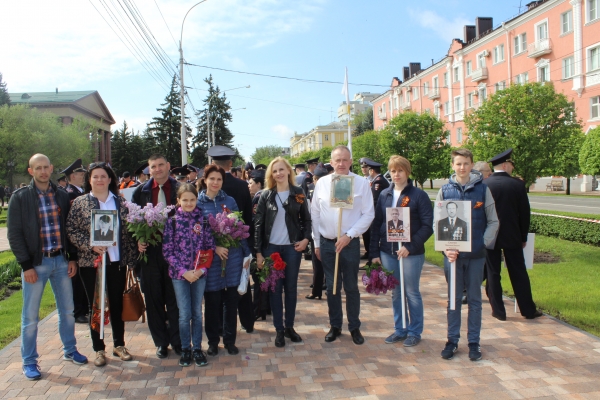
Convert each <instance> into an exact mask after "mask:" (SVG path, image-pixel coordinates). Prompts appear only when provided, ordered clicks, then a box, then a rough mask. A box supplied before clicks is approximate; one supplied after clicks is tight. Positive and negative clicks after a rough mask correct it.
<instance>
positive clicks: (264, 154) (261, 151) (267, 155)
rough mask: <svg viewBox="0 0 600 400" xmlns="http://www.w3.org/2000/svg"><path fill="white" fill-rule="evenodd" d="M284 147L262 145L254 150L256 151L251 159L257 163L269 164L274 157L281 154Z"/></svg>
mask: <svg viewBox="0 0 600 400" xmlns="http://www.w3.org/2000/svg"><path fill="white" fill-rule="evenodd" d="M282 152H283V147H281V146H273V145H271V146H261V147H257V148H256V150H254V153H252V155H251V156H250V160H251V161H252V162H253V163H254V164H255V165H256V164H265V165H269V163H270V162H271V160H272V159H274V158H275V157H279V156H281V154H282Z"/></svg>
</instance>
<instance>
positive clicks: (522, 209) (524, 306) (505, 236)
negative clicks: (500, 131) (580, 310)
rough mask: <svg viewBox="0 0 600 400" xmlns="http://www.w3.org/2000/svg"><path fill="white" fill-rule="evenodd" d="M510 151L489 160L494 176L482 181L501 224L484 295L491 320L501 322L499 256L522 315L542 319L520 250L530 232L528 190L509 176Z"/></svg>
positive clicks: (512, 167) (502, 316)
mask: <svg viewBox="0 0 600 400" xmlns="http://www.w3.org/2000/svg"><path fill="white" fill-rule="evenodd" d="M512 151H513V150H512V149H508V150H506V151H505V152H503V153H501V154H498V155H497V156H495V157H494V158H492V159H491V160H490V162H491V163H492V166H493V167H494V173H493V174H492V175H491V176H490V177H489V178H487V179H486V180H485V184H486V185H487V186H488V187H489V188H490V191H491V192H492V196H493V197H494V201H495V202H496V211H497V213H498V220H499V221H500V229H499V230H498V237H497V239H496V244H495V246H494V249H493V250H490V249H488V250H487V254H488V262H487V263H486V268H487V285H486V289H487V293H488V297H489V300H490V305H491V306H492V316H494V317H495V318H497V319H499V320H501V321H504V320H506V310H505V308H504V301H503V300H502V285H501V283H500V268H501V264H500V261H501V255H502V252H504V260H505V261H506V268H507V270H508V276H509V277H510V282H511V283H512V287H513V289H514V291H515V297H516V298H517V303H518V304H519V308H520V310H521V315H523V316H524V317H525V318H527V319H533V318H537V317H541V316H542V315H543V314H542V313H541V312H540V311H538V310H537V308H536V305H535V303H534V302H533V296H532V295H531V283H530V282H529V275H528V274H527V268H526V267H525V259H524V257H523V248H524V247H525V245H526V243H527V233H528V232H529V220H530V208H529V198H528V197H527V190H526V189H525V184H524V183H523V181H521V180H520V179H517V178H513V177H512V176H511V174H512V171H513V169H514V168H515V167H514V162H513V161H512V160H511V159H510V156H511V155H512Z"/></svg>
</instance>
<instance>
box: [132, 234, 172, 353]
mask: <svg viewBox="0 0 600 400" xmlns="http://www.w3.org/2000/svg"><path fill="white" fill-rule="evenodd" d="M146 253H147V255H148V262H144V261H140V264H141V268H140V270H141V278H142V291H143V292H144V297H145V299H146V313H147V315H148V329H150V334H151V335H152V340H153V341H154V345H155V346H157V347H158V346H168V345H169V344H171V347H181V339H180V337H179V308H177V299H176V298H175V290H174V289H173V282H172V281H171V278H170V277H169V265H168V264H167V262H166V261H165V259H164V257H163V255H162V246H161V245H157V246H148V249H147V250H146Z"/></svg>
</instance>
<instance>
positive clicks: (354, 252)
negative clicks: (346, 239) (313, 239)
mask: <svg viewBox="0 0 600 400" xmlns="http://www.w3.org/2000/svg"><path fill="white" fill-rule="evenodd" d="M320 242H321V243H320V244H321V263H322V264H323V271H324V272H325V279H326V280H327V307H328V308H329V324H330V325H331V326H332V327H334V328H338V329H342V323H343V319H344V313H343V312H342V294H341V293H340V291H341V289H342V283H343V284H344V292H345V293H346V314H347V315H348V330H350V331H353V330H354V329H357V328H360V319H359V315H360V292H359V291H358V264H359V262H360V240H359V239H358V238H354V239H352V240H351V241H350V243H348V245H347V246H346V247H344V248H343V249H342V251H341V253H340V256H339V262H338V280H337V288H336V294H335V296H334V295H333V274H334V271H335V243H334V242H332V241H329V240H327V239H325V238H324V237H322V236H321V240H320Z"/></svg>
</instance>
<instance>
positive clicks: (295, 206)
mask: <svg viewBox="0 0 600 400" xmlns="http://www.w3.org/2000/svg"><path fill="white" fill-rule="evenodd" d="M295 181H296V177H295V174H294V171H293V170H292V166H291V165H290V163H289V162H288V161H287V160H286V159H284V158H282V157H277V158H275V159H274V160H273V161H271V163H270V164H269V167H268V168H267V172H266V189H265V190H263V192H262V194H261V196H260V199H259V200H258V207H257V208H256V215H255V217H254V228H255V231H254V247H255V249H256V262H257V265H258V266H259V268H260V267H262V264H263V262H264V256H267V257H268V256H270V255H271V254H273V253H275V252H277V253H279V254H280V255H281V258H282V259H283V261H285V263H286V264H287V265H286V267H285V278H282V279H279V280H278V281H277V286H276V287H275V292H274V293H272V292H270V299H271V310H272V313H273V325H274V326H275V329H276V330H277V336H276V338H275V346H277V347H283V346H285V337H288V338H289V339H290V340H291V341H292V342H301V341H302V338H301V337H300V335H298V334H297V333H296V331H295V330H294V319H295V317H296V301H297V298H298V272H299V270H300V261H301V259H302V252H303V251H304V249H305V248H306V246H307V245H308V242H309V239H310V235H311V229H312V228H311V219H310V212H309V209H308V202H307V201H306V196H305V195H304V191H303V190H302V189H301V188H300V187H297V186H295V185H294V182H295ZM263 255H264V256H263ZM284 288H285V324H284V320H283V301H282V298H281V294H282V290H283V289H284ZM284 327H285V329H284Z"/></svg>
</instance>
